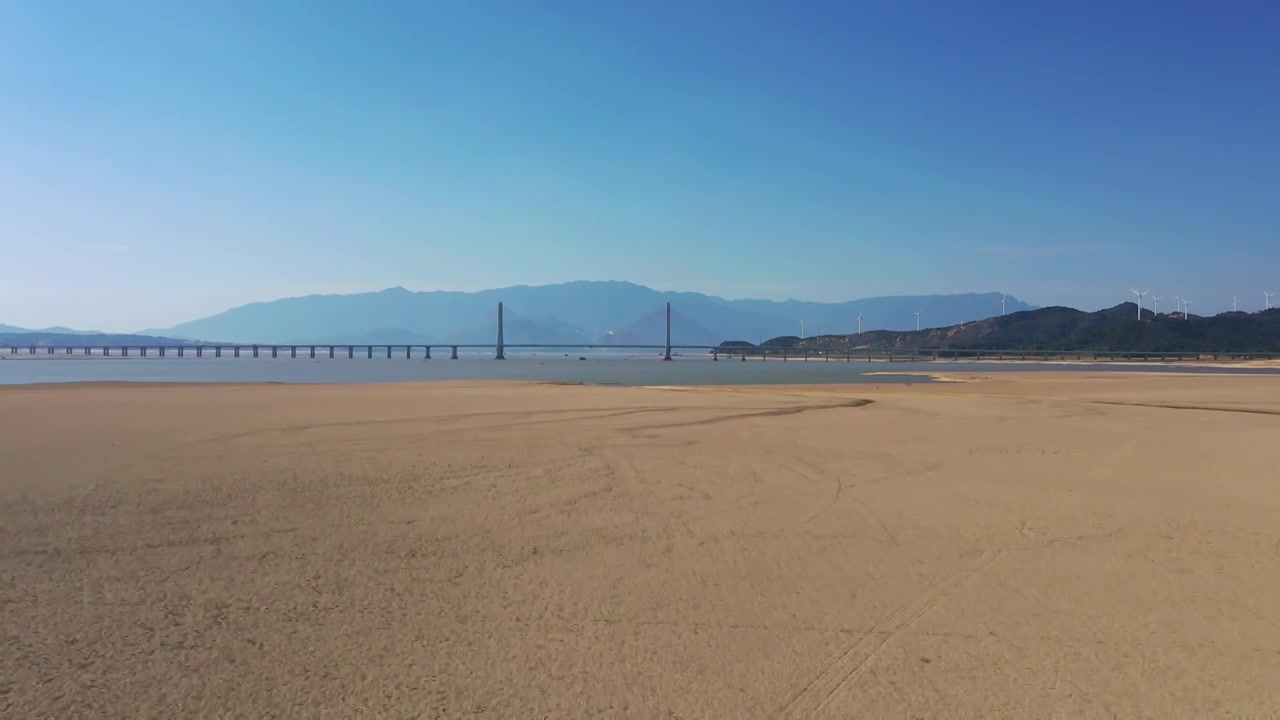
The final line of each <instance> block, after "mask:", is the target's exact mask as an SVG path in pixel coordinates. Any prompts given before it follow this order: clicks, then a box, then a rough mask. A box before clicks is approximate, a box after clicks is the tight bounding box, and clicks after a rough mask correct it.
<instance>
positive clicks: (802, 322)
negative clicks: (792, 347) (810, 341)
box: [800, 320, 804, 340]
mask: <svg viewBox="0 0 1280 720" xmlns="http://www.w3.org/2000/svg"><path fill="white" fill-rule="evenodd" d="M800 339H801V340H803V339H804V321H803V320H801V321H800Z"/></svg>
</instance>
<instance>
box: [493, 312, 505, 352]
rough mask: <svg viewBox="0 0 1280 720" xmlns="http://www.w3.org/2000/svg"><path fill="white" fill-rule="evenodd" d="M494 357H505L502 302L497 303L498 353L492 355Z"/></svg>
mask: <svg viewBox="0 0 1280 720" xmlns="http://www.w3.org/2000/svg"><path fill="white" fill-rule="evenodd" d="M494 359H495V360H506V359H507V348H506V345H505V344H504V343H503V341H502V303H498V353H497V355H494Z"/></svg>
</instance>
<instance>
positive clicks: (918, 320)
mask: <svg viewBox="0 0 1280 720" xmlns="http://www.w3.org/2000/svg"><path fill="white" fill-rule="evenodd" d="M920 313H921V311H920V310H917V311H916V332H920Z"/></svg>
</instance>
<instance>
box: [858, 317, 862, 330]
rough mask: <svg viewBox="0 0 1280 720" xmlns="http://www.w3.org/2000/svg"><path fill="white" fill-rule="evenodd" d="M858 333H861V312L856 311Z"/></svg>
mask: <svg viewBox="0 0 1280 720" xmlns="http://www.w3.org/2000/svg"><path fill="white" fill-rule="evenodd" d="M858 334H859V335H861V334H862V313H858Z"/></svg>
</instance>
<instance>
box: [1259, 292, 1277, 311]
mask: <svg viewBox="0 0 1280 720" xmlns="http://www.w3.org/2000/svg"><path fill="white" fill-rule="evenodd" d="M1262 294H1263V296H1264V297H1266V300H1267V306H1266V307H1265V308H1263V310H1270V309H1271V298H1273V297H1275V296H1276V294H1275V293H1273V292H1264V293H1262Z"/></svg>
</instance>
